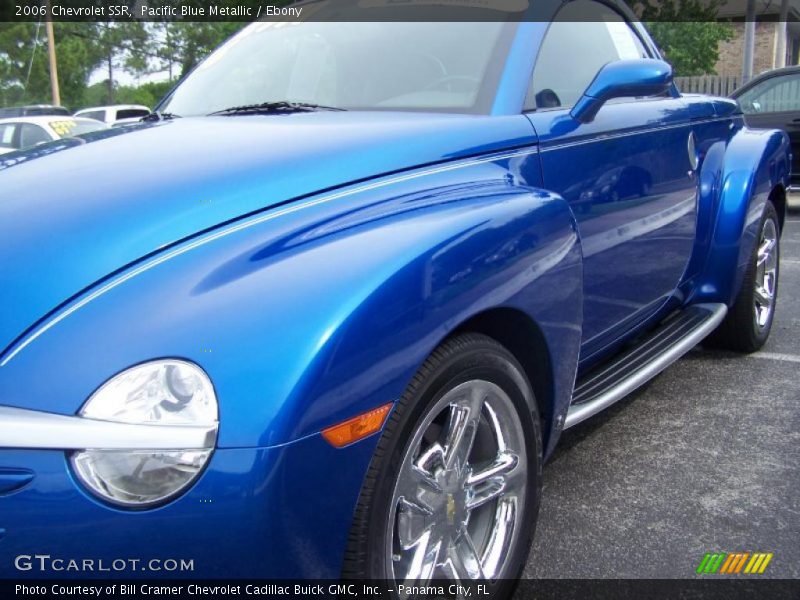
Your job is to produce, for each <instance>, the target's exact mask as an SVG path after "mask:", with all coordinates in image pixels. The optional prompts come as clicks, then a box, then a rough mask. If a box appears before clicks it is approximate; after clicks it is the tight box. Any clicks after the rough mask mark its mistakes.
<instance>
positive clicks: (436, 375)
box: [343, 334, 542, 593]
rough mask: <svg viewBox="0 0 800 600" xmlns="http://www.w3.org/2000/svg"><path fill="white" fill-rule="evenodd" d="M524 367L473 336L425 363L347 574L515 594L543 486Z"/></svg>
mask: <svg viewBox="0 0 800 600" xmlns="http://www.w3.org/2000/svg"><path fill="white" fill-rule="evenodd" d="M534 406H535V404H534V402H533V396H532V392H531V389H530V385H529V383H528V381H527V379H526V377H525V375H524V373H523V370H522V368H521V367H520V365H519V363H517V361H516V360H515V359H514V357H513V356H512V355H511V354H510V353H509V352H508V351H507V350H505V349H504V348H503V347H502V346H501V345H499V344H498V343H497V342H495V341H494V340H492V339H491V338H488V337H485V336H482V335H475V334H466V335H462V336H459V337H456V338H454V339H452V340H449V341H448V342H445V343H444V344H443V345H442V346H441V347H440V348H439V349H438V350H436V351H435V352H434V353H433V355H432V356H431V357H430V358H429V359H428V361H426V363H425V365H423V367H422V368H421V369H420V372H419V373H418V374H417V376H416V377H415V378H414V380H413V381H412V383H411V385H410V386H409V389H408V390H407V391H406V393H405V394H404V396H403V398H402V399H401V400H400V401H399V402H398V405H397V407H396V408H395V410H394V412H393V414H392V416H391V418H390V420H389V423H387V426H386V429H385V431H384V433H383V435H382V437H381V440H380V442H379V444H378V449H377V450H376V453H375V457H374V458H373V461H372V464H371V465H370V469H369V473H368V475H367V477H366V480H365V483H364V487H363V489H362V492H361V498H360V499H359V504H358V508H357V511H356V516H355V519H354V524H353V529H352V532H351V537H350V543H349V547H348V554H347V557H346V561H345V568H344V573H343V575H344V577H346V578H377V579H392V580H395V581H396V582H398V583H399V584H404V585H407V586H421V585H426V584H427V583H428V582H430V581H431V580H432V579H449V580H452V581H455V582H463V581H470V580H484V581H486V582H488V585H489V589H492V588H494V589H493V591H496V592H500V593H510V592H511V591H512V589H513V581H512V580H513V579H514V578H517V577H518V576H519V575H520V574H521V571H522V568H523V567H524V565H525V559H526V557H527V554H528V550H529V548H530V544H531V541H532V537H533V532H534V526H535V522H536V516H537V513H538V506H539V496H540V491H541V466H542V447H541V434H540V427H539V418H538V413H537V411H536V410H534V409H533V407H534Z"/></svg>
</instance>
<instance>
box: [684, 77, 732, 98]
mask: <svg viewBox="0 0 800 600" xmlns="http://www.w3.org/2000/svg"><path fill="white" fill-rule="evenodd" d="M675 85H677V86H678V89H679V90H680V91H681V92H683V93H684V94H710V95H712V96H729V95H730V94H731V93H732V92H733V90H735V89H736V88H738V87H739V85H740V77H739V76H738V75H698V76H695V77H676V78H675Z"/></svg>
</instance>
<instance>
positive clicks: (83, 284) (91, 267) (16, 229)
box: [0, 112, 533, 350]
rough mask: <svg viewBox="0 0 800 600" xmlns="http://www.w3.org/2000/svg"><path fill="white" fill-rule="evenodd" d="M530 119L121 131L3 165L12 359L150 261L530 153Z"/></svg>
mask: <svg viewBox="0 0 800 600" xmlns="http://www.w3.org/2000/svg"><path fill="white" fill-rule="evenodd" d="M532 136H533V131H532V129H531V127H530V124H529V123H528V121H527V119H525V118H524V117H522V116H521V115H517V116H509V117H487V116H471V115H441V114H421V113H380V112H344V113H342V112H314V113H299V114H288V115H251V116H235V117H223V116H220V117H199V118H183V119H175V120H172V121H162V122H158V123H153V124H147V125H142V126H138V127H133V128H130V127H129V128H120V129H115V130H107V131H102V132H99V134H98V135H97V136H94V137H93V136H92V135H87V136H85V139H81V140H63V141H61V142H54V143H52V144H46V145H44V146H42V147H37V148H35V149H34V150H32V151H31V152H28V153H19V152H15V153H12V154H6V155H4V156H3V157H2V158H0V256H1V257H2V261H0V295H1V296H2V298H3V305H4V306H3V310H2V311H0V349H6V350H7V349H8V347H9V345H10V344H12V343H13V341H14V340H15V339H17V338H18V337H19V336H20V335H22V334H24V333H25V332H26V330H28V329H29V328H30V327H32V326H33V325H34V324H35V323H36V322H37V321H38V320H40V319H42V318H44V317H45V316H46V315H48V314H49V313H50V312H52V311H54V310H56V309H58V307H59V306H60V305H62V304H63V303H65V302H67V301H69V300H70V299H71V298H73V297H74V296H75V295H77V294H80V293H81V292H83V291H85V290H86V289H87V288H89V287H90V286H92V285H93V284H95V283H96V282H98V281H100V280H102V279H103V278H105V277H106V276H108V275H109V274H111V273H114V272H115V271H118V270H120V269H123V268H125V267H126V266H128V265H130V264H131V263H134V262H135V261H137V260H138V259H140V258H142V257H144V256H146V255H149V254H151V253H153V252H156V251H158V250H160V249H163V248H165V247H166V246H169V245H171V244H174V243H176V242H178V241H180V240H183V239H186V238H187V237H190V236H192V235H194V234H196V233H198V232H201V231H203V230H206V229H209V228H212V227H214V226H217V225H219V224H222V223H225V222H228V221H230V220H232V219H236V218H238V217H242V216H244V215H248V214H250V213H253V212H255V211H260V210H265V209H268V208H269V207H272V206H275V205H276V204H279V203H284V202H287V201H290V200H293V199H296V198H301V197H304V196H307V195H309V194H313V193H315V192H319V191H322V190H327V189H331V188H334V187H337V186H342V185H345V184H347V183H352V182H356V181H360V180H364V179H367V178H370V177H375V176H378V175H381V174H386V173H391V172H395V171H398V170H403V169H409V168H412V167H415V166H419V165H424V164H430V163H436V162H439V161H444V160H449V159H454V158H459V157H465V156H471V155H477V154H481V153H485V152H491V151H494V150H501V149H503V148H507V147H514V146H520V145H525V144H530V143H532V142H533V139H532Z"/></svg>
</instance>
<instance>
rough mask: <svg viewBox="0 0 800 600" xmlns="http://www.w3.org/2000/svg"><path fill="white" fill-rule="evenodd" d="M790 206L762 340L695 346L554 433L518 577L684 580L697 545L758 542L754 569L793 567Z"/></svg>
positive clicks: (795, 309)
mask: <svg viewBox="0 0 800 600" xmlns="http://www.w3.org/2000/svg"><path fill="white" fill-rule="evenodd" d="M791 204H793V205H794V207H795V208H794V209H793V210H790V212H789V215H788V220H789V222H788V223H787V225H786V227H785V229H784V234H783V239H782V244H781V250H782V257H781V266H780V268H781V274H780V284H779V285H780V287H779V300H778V306H777V313H776V315H775V322H774V324H773V329H772V335H771V336H770V339H769V342H768V343H767V345H766V347H765V348H764V349H763V350H762V351H761V352H759V353H756V354H755V355H752V356H744V357H743V356H737V355H731V354H725V353H721V352H717V351H709V350H704V349H698V350H695V351H693V352H691V353H690V354H689V355H687V356H686V357H685V358H683V359H682V360H680V361H679V362H678V363H676V364H675V365H673V366H672V367H670V368H669V369H668V370H667V371H665V372H664V373H662V374H661V375H660V376H659V377H658V378H656V379H655V380H654V381H653V382H652V383H651V384H650V385H649V386H647V387H646V388H644V389H643V390H642V391H640V392H638V393H636V394H634V395H633V396H632V397H630V398H626V399H624V400H622V401H621V402H619V403H617V404H616V405H615V406H613V407H611V408H610V409H608V410H606V411H605V412H603V413H601V414H599V415H597V416H596V417H594V418H592V419H590V420H589V421H586V422H584V423H582V424H580V425H577V426H576V427H574V428H573V429H570V430H568V431H567V432H565V433H564V435H563V436H562V438H561V441H560V443H559V447H558V448H557V449H556V451H555V454H554V455H553V457H552V458H551V460H550V461H549V463H548V464H547V465H546V466H545V470H544V496H543V499H542V509H541V513H540V516H539V525H538V529H537V533H536V539H535V542H534V546H533V550H532V552H531V558H530V559H529V562H528V565H527V566H526V569H525V576H526V577H530V578H687V577H693V576H695V575H694V574H695V569H696V568H697V565H698V564H699V563H700V560H701V559H702V558H703V555H704V553H706V552H735V551H744V552H754V551H761V552H774V553H775V556H774V558H773V559H772V562H771V563H770V566H769V568H768V569H767V571H766V574H765V576H771V577H782V578H800V208H798V205H800V198H798V197H797V196H795V198H793V201H792V203H791ZM706 577H707V576H706ZM732 577H736V576H735V575H734V576H732Z"/></svg>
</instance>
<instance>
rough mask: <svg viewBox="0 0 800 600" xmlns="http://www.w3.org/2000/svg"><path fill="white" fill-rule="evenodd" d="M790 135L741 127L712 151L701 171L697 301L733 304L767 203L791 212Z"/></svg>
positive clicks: (695, 285) (781, 213)
mask: <svg viewBox="0 0 800 600" xmlns="http://www.w3.org/2000/svg"><path fill="white" fill-rule="evenodd" d="M790 164H791V163H790V146H789V140H788V136H787V135H786V134H785V133H784V132H782V131H777V130H752V129H748V128H741V129H739V130H738V131H737V132H736V133H735V134H734V135H733V137H732V138H731V139H730V140H729V141H728V142H727V144H724V143H723V142H719V143H718V144H715V146H714V147H712V148H711V149H709V151H708V153H707V155H706V162H705V163H704V165H703V169H702V170H701V173H700V211H701V213H702V214H701V222H702V221H703V218H705V221H706V222H707V225H706V226H705V227H704V228H705V231H703V230H701V231H699V232H698V236H697V244H696V247H695V255H696V257H698V258H700V261H699V262H702V267H701V268H700V269H699V273H698V277H697V279H696V281H695V284H694V293H693V295H692V298H691V301H692V302H724V303H725V304H727V305H728V306H730V305H731V303H732V302H733V299H734V298H735V297H736V295H737V293H738V292H739V289H740V287H741V284H742V279H743V277H744V271H745V268H746V266H747V261H748V259H749V257H750V255H751V253H752V251H753V247H754V244H755V243H756V236H757V233H758V232H757V229H758V223H759V220H760V218H761V213H762V211H763V209H764V204H765V203H766V202H767V201H770V200H772V201H773V202H776V203H777V204H778V205H776V209H777V210H778V214H779V219H780V220H781V223H783V221H784V216H785V214H786V200H785V189H786V187H787V185H788V180H789V171H790Z"/></svg>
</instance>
